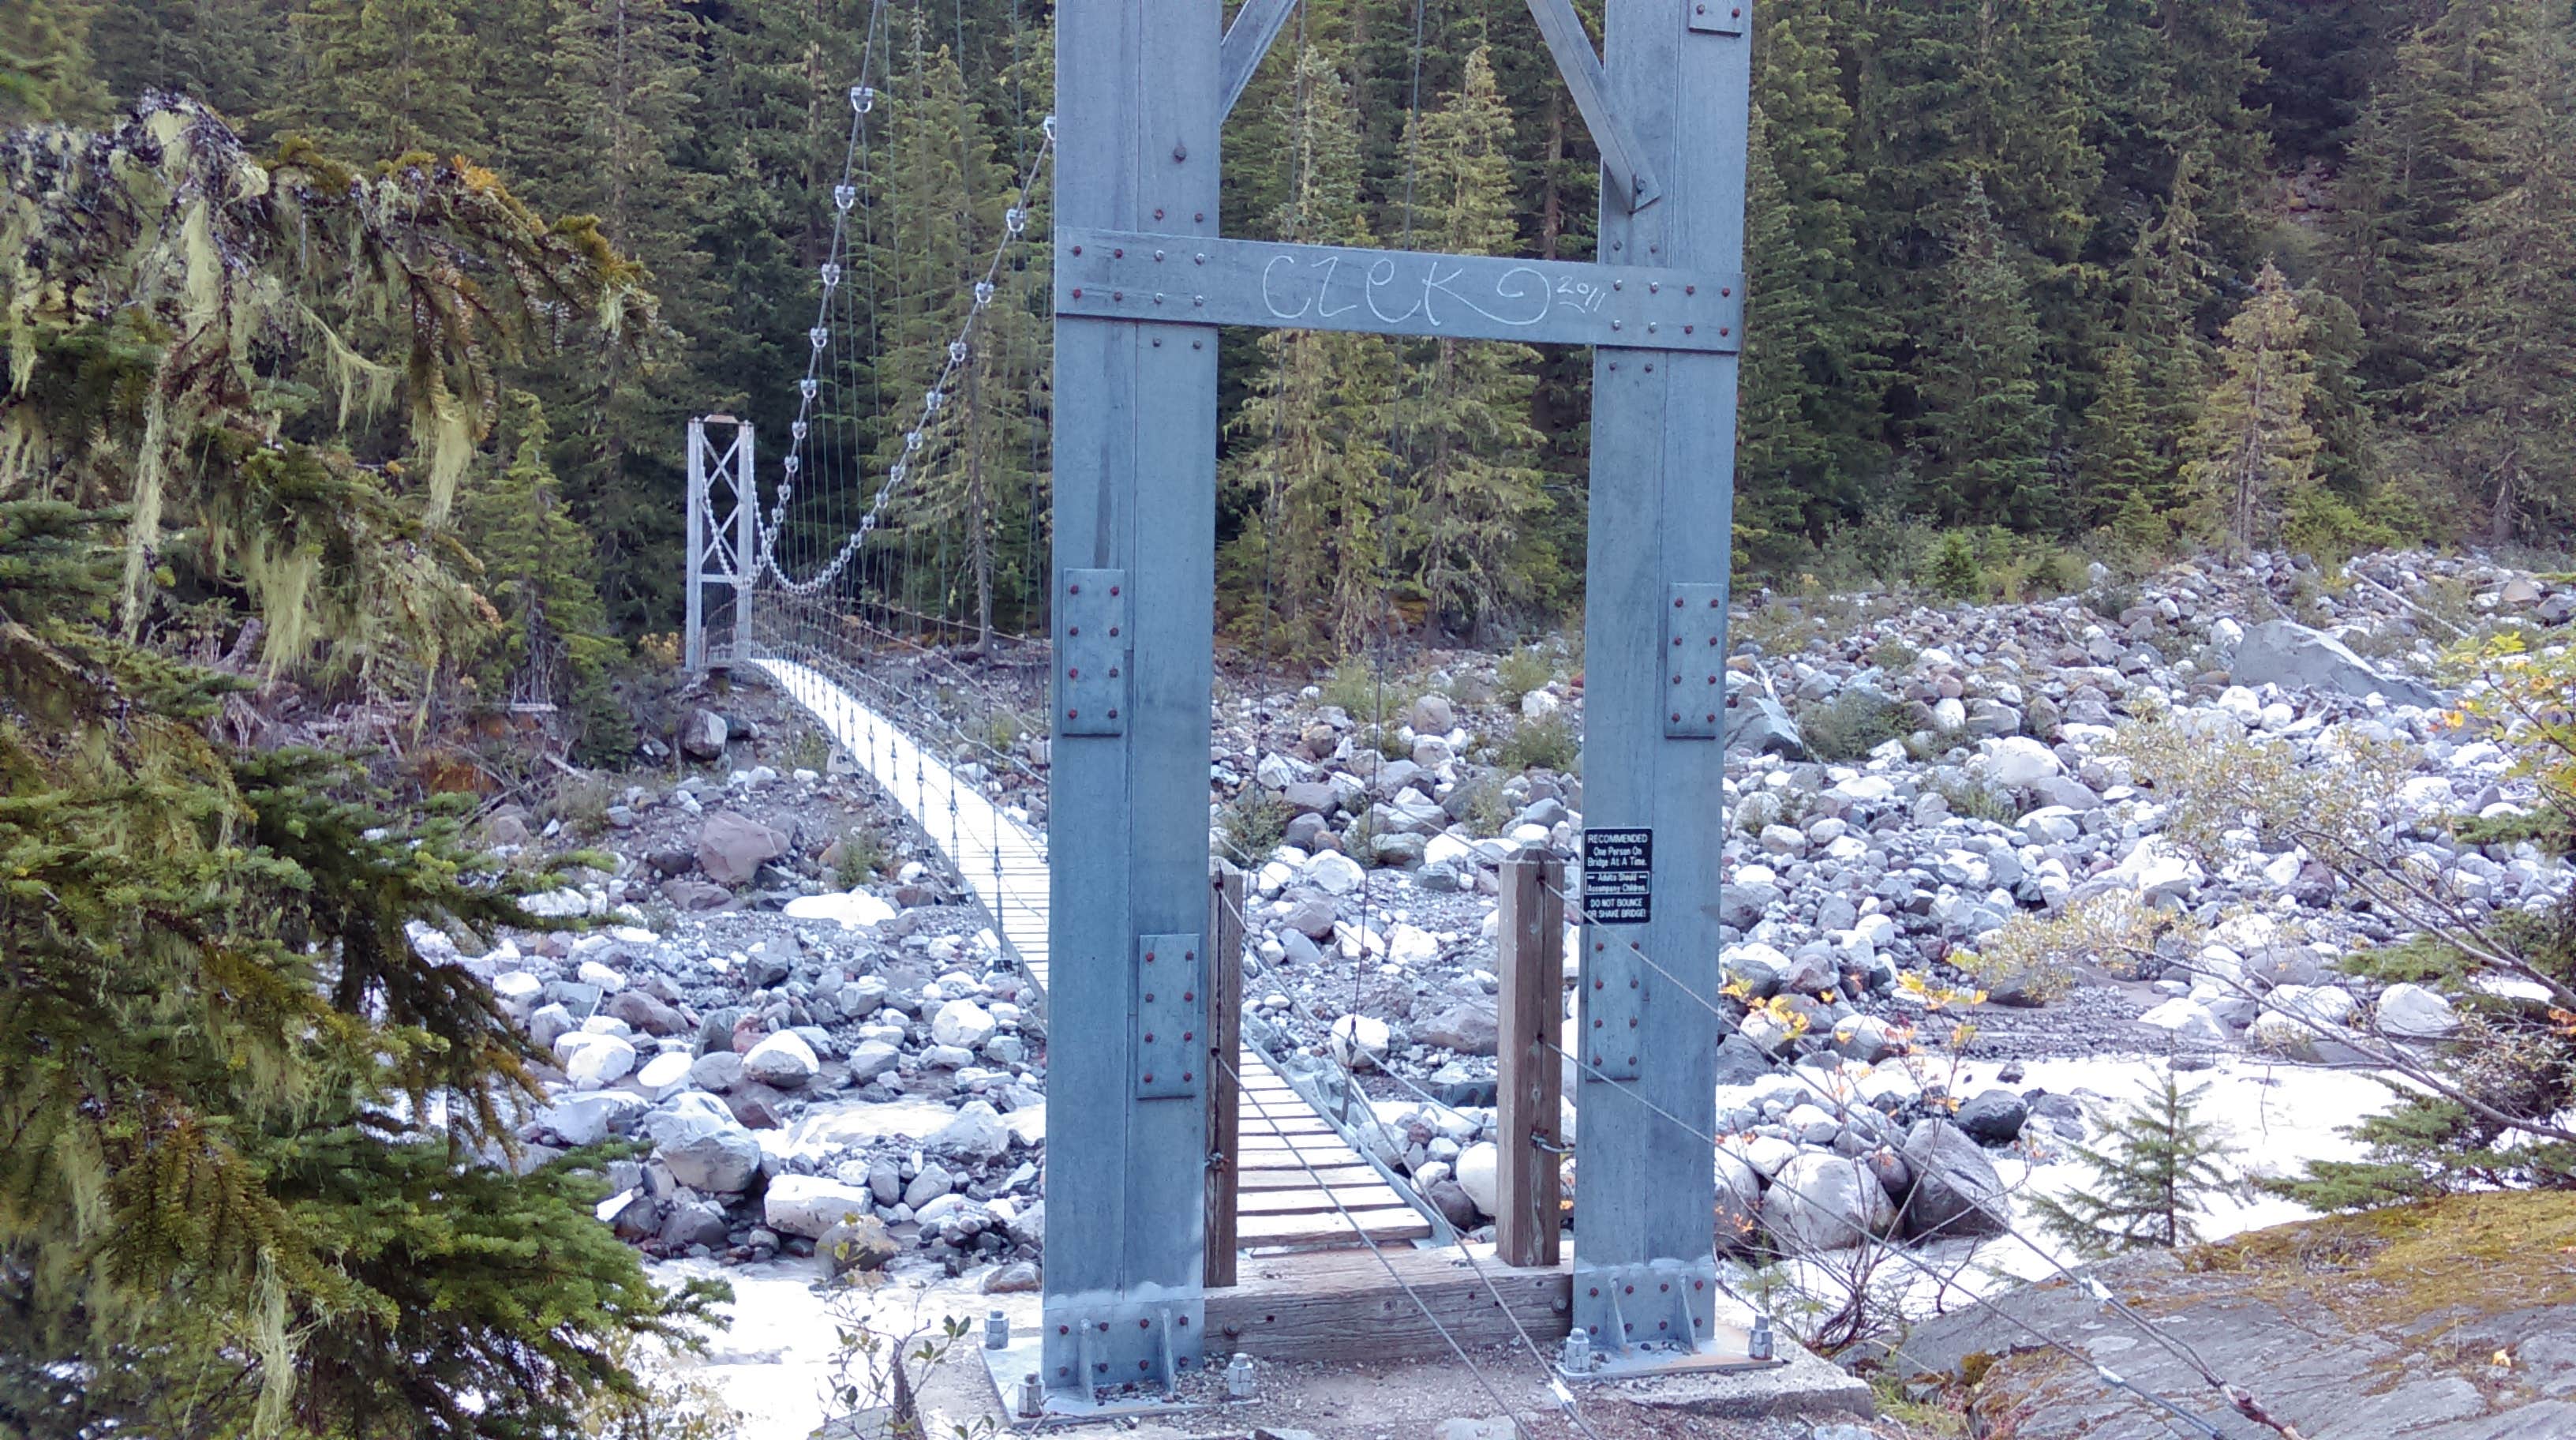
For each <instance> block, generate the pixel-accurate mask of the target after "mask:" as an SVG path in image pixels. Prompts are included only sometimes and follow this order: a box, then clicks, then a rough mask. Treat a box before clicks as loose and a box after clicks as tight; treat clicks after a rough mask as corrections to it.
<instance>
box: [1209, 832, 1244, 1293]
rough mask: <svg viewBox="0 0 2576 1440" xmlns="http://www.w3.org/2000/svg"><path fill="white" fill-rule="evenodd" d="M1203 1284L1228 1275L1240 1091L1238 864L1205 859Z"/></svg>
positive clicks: (1228, 1280) (1221, 1281)
mask: <svg viewBox="0 0 2576 1440" xmlns="http://www.w3.org/2000/svg"><path fill="white" fill-rule="evenodd" d="M1207 933H1208V967H1207V977H1208V982H1207V1029H1206V1031H1205V1034H1206V1035H1207V1044H1208V1064H1207V1102H1208V1113H1207V1154H1208V1162H1207V1252H1206V1260H1205V1267H1206V1276H1205V1281H1206V1284H1207V1287H1208V1288H1209V1289H1211V1290H1213V1289H1217V1288H1219V1287H1222V1286H1227V1285H1232V1284H1233V1283H1234V1251H1235V1218H1236V1213H1237V1210H1238V1209H1239V1206H1238V1203H1237V1199H1236V1191H1237V1190H1238V1189H1239V1188H1240V1186H1241V1182H1242V1171H1241V1170H1240V1169H1239V1168H1238V1167H1237V1165H1236V1159H1237V1151H1238V1149H1239V1146H1238V1145H1237V1144H1236V1140H1237V1138H1238V1132H1239V1131H1240V1130H1241V1129H1242V1127H1243V1096H1242V1093H1241V1087H1240V1085H1239V1083H1238V1080H1237V1077H1236V1075H1235V1069H1234V1067H1235V1065H1236V1063H1237V1061H1238V1059H1239V1057H1240V1056H1241V1055H1242V1052H1243V872H1242V871H1240V870H1238V869H1236V868H1234V867H1233V866H1232V865H1229V864H1227V863H1226V862H1225V861H1223V860H1213V861H1210V862H1209V864H1208V927H1207Z"/></svg>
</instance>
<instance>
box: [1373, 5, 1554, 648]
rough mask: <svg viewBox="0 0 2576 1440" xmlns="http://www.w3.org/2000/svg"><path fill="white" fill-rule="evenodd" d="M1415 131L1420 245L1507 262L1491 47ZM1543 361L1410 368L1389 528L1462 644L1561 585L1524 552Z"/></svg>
mask: <svg viewBox="0 0 2576 1440" xmlns="http://www.w3.org/2000/svg"><path fill="white" fill-rule="evenodd" d="M1414 129H1415V134H1414V135H1413V136H1412V137H1411V141H1410V143H1411V145H1412V146H1413V148H1414V149H1415V151H1416V152H1417V154H1418V156H1419V161H1418V164H1419V168H1420V176H1419V178H1418V180H1417V181H1416V185H1415V190H1414V194H1415V198H1416V204H1417V206H1418V211H1419V213H1418V214H1417V215H1416V216H1415V218H1414V221H1413V223H1412V224H1411V226H1410V227H1408V228H1409V229H1410V230H1411V233H1412V235H1413V240H1414V243H1415V244H1417V245H1420V246H1423V247H1425V248H1429V249H1436V250H1440V251H1443V252H1446V253H1449V254H1455V255H1494V254H1501V253H1505V252H1507V251H1508V250H1509V249H1510V248H1511V246H1512V245H1513V244H1514V243H1515V240H1516V238H1517V237H1516V234H1515V227H1514V226H1513V224H1512V217H1511V212H1510V205H1511V161H1510V146H1511V138H1512V118H1511V114H1510V112H1509V111H1507V110H1506V109H1505V108H1504V107H1503V101H1502V96H1501V94H1500V93H1499V92H1498V91H1497V89H1496V88H1495V84H1494V70H1493V66H1492V64H1491V63H1490V62H1489V60H1488V58H1487V54H1486V51H1485V49H1484V47H1482V46H1479V47H1477V48H1476V49H1475V50H1474V51H1472V52H1470V53H1469V55H1468V56H1467V67H1466V74H1465V76H1464V78H1463V80H1462V82H1461V84H1460V87H1459V89H1457V90H1456V91H1453V92H1451V93H1449V94H1447V95H1444V96H1442V97H1441V102H1440V108H1439V109H1438V110H1436V111H1433V112H1431V113H1429V114H1426V115H1424V116H1423V117H1421V119H1420V120H1419V121H1418V122H1417V123H1416V125H1415V127H1414ZM1537 362H1538V352H1537V351H1535V350H1533V349H1531V348H1530V347H1529V346H1526V345H1512V344H1502V343H1487V344H1472V343H1461V342H1459V341H1456V340H1433V341H1431V342H1429V343H1428V344H1427V345H1425V346H1423V347H1421V353H1420V354H1419V355H1418V356H1417V357H1416V358H1413V359H1412V360H1411V361H1410V362H1409V363H1408V365H1407V367H1406V368H1407V370H1408V371H1409V372H1410V373H1409V374H1407V375H1406V377H1405V380H1404V387H1405V392H1406V393H1405V398H1404V399H1403V400H1402V401H1401V402H1399V404H1398V406H1397V411H1396V416H1397V426H1396V429H1397V445H1398V448H1399V451H1400V453H1401V454H1402V456H1403V457H1404V460H1405V462H1406V463H1407V465H1408V466H1409V470H1410V473H1409V474H1408V475H1407V477H1406V481H1407V483H1406V487H1405V491H1404V494H1403V495H1402V497H1401V499H1400V500H1399V501H1398V502H1397V506H1396V510H1395V514H1394V516H1393V517H1391V528H1392V530H1393V532H1394V534H1393V541H1394V544H1395V546H1396V548H1397V554H1396V556H1395V561H1396V563H1397V565H1398V566H1399V567H1400V573H1401V574H1402V576H1403V577H1404V579H1405V581H1406V582H1407V583H1408V584H1409V585H1410V586H1411V587H1412V588H1413V589H1414V590H1415V591H1416V592H1418V593H1419V594H1420V596H1421V598H1422V599H1423V600H1424V601H1425V602H1426V603H1427V604H1428V605H1429V607H1430V610H1431V613H1432V614H1433V615H1435V616H1441V617H1447V618H1449V619H1451V620H1453V621H1455V622H1456V623H1457V625H1458V627H1459V628H1460V629H1461V631H1462V632H1464V633H1469V634H1473V633H1474V632H1475V631H1476V630H1477V629H1479V628H1480V627H1482V626H1483V625H1485V624H1486V623H1488V622H1490V621H1492V620H1494V619H1496V618H1498V617H1499V616H1500V615H1502V614H1504V613H1506V612H1508V611H1510V610H1513V609H1515V608H1518V607H1520V606H1523V605H1525V604H1527V603H1528V602H1529V601H1531V600H1533V599H1535V598H1536V597H1537V596H1538V595H1539V594H1541V593H1543V592H1544V591H1545V590H1546V589H1548V588H1550V587H1552V585H1553V584H1554V581H1555V576H1554V575H1552V574H1551V573H1550V570H1551V569H1552V567H1551V566H1550V564H1549V560H1550V558H1551V557H1549V556H1548V555H1547V554H1546V552H1545V551H1543V550H1541V549H1540V548H1539V547H1537V546H1535V545H1532V544H1529V543H1526V542H1527V541H1528V540H1529V539H1530V538H1531V530H1530V526H1531V524H1532V522H1533V520H1534V518H1535V512H1537V511H1539V510H1540V509H1542V508H1543V507H1545V506H1546V504H1547V503H1548V502H1547V493H1546V491H1545V490H1543V489H1542V488H1541V475H1540V471H1539V469H1538V467H1537V466H1535V465H1533V464H1531V463H1530V460H1531V457H1533V456H1535V455H1536V454H1537V452H1538V450H1539V447H1540V445H1541V438H1540V436H1539V433H1538V431H1537V430H1536V429H1534V428H1533V427H1532V426H1531V425H1530V423H1529V407H1530V396H1531V394H1532V392H1533V391H1534V390H1535V389H1536V388H1537V385H1536V381H1535V380H1534V379H1532V377H1531V375H1530V373H1529V372H1530V370H1531V369H1532V368H1533V367H1535V366H1536V364H1537Z"/></svg>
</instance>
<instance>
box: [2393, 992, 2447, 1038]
mask: <svg viewBox="0 0 2576 1440" xmlns="http://www.w3.org/2000/svg"><path fill="white" fill-rule="evenodd" d="M2459 1028H2460V1017H2459V1015H2458V1014H2457V1013H2455V1012H2454V1011H2453V1010H2452V1009H2451V1002H2450V1001H2448V1000H2446V999H2444V998H2442V996H2441V995H2439V994H2438V993H2436V992H2434V991H2431V990H2428V989H2426V988H2424V987H2423V986H2421V985H2415V984H2405V983H2401V984H2396V985H2391V986H2389V987H2388V989H2387V990H2386V991H2385V992H2384V993H2382V994H2381V995H2380V997H2379V1029H2380V1032H2381V1033H2382V1034H2386V1035H2395V1036H2397V1037H2399V1038H2400V1039H2405V1040H2437V1039H2440V1038H2441V1037H2442V1036H2445V1035H2448V1034H2450V1033H2451V1032H2452V1031H2454V1030H2457V1029H2459Z"/></svg>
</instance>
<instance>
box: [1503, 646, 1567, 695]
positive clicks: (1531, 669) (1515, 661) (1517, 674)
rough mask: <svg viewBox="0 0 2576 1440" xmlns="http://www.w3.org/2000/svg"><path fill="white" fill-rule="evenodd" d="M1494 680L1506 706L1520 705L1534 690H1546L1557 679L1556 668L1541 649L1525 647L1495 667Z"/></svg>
mask: <svg viewBox="0 0 2576 1440" xmlns="http://www.w3.org/2000/svg"><path fill="white" fill-rule="evenodd" d="M1494 672H1495V674H1494V678H1495V682H1496V684H1497V687H1498V688H1499V690H1500V692H1501V693H1500V698H1501V700H1502V702H1503V703H1504V704H1506V705H1518V704H1520V703H1521V697H1522V696H1524V695H1527V694H1528V693H1529V692H1531V691H1532V690H1544V689H1546V688H1547V684H1548V682H1549V681H1551V680H1554V679H1555V678H1556V667H1555V666H1554V665H1552V664H1550V663H1549V662H1548V658H1547V656H1546V654H1545V653H1544V652H1542V651H1541V650H1540V649H1539V647H1537V646H1535V645H1530V646H1525V647H1523V648H1521V649H1518V650H1515V651H1513V652H1512V653H1510V654H1509V655H1506V656H1504V657H1503V660H1502V663H1501V664H1500V665H1497V666H1495V667H1494Z"/></svg>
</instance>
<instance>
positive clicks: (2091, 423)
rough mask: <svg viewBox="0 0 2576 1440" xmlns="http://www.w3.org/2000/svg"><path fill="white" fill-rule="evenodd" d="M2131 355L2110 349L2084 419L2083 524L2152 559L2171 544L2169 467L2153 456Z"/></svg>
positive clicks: (2140, 385)
mask: <svg viewBox="0 0 2576 1440" xmlns="http://www.w3.org/2000/svg"><path fill="white" fill-rule="evenodd" d="M2140 370H2141V367H2140V366H2139V364H2138V357H2137V354H2136V352H2134V351H2132V350H2131V349H2130V348H2129V347H2128V345H2127V343H2126V342H2123V343H2121V344H2119V345H2116V346H2114V347H2112V350H2111V354H2110V357H2109V359H2107V360H2106V361H2104V362H2103V366H2102V388H2101V392H2100V393H2099V394H2097V395H2096V396H2094V399H2093V406H2092V409H2091V410H2090V411H2088V412H2087V413H2086V415H2085V436H2084V476H2083V478H2084V500H2085V511H2086V518H2087V519H2088V520H2089V521H2090V522H2091V523H2092V524H2093V525H2095V526H2097V527H2099V528H2101V529H2102V530H2104V531H2107V532H2108V533H2109V534H2110V536H2111V538H2112V540H2113V541H2114V542H2115V543H2116V544H2117V545H2118V546H2119V547H2120V549H2121V551H2122V552H2123V553H2124V554H2126V555H2129V556H2131V557H2134V558H2137V559H2141V560H2144V559H2152V558H2154V557H2155V556H2157V555H2160V554H2162V553H2163V552H2164V550H2165V549H2166V547H2167V546H2169V545H2170V544H2171V543H2172V541H2173V538H2174V537H2173V529H2172V525H2171V522H2170V521H2169V520H2168V519H2167V517H2168V516H2169V515H2170V514H2171V513H2172V507H2173V495H2172V484H2171V481H2172V476H2173V468H2172V462H2171V461H2168V460H2163V459H2161V458H2159V457H2158V455H2157V454H2156V449H2155V445H2154V433H2153V428H2152V422H2151V420H2150V418H2149V415H2148V412H2147V394H2146V386H2145V384H2144V382H2143V378H2142V376H2141V374H2140Z"/></svg>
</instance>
